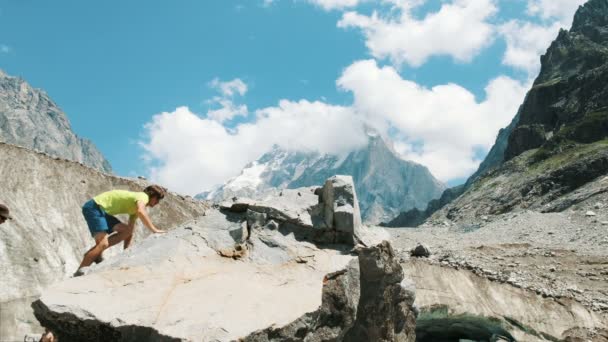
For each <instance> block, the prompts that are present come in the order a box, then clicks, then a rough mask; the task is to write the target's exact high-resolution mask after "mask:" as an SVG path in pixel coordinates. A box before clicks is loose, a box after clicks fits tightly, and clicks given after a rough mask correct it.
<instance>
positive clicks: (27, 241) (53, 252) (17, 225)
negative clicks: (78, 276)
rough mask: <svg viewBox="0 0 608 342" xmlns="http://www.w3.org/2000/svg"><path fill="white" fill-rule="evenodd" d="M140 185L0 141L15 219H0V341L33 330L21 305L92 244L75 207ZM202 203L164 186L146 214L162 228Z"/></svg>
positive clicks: (1, 180) (2, 181) (0, 178)
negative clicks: (164, 191)
mask: <svg viewBox="0 0 608 342" xmlns="http://www.w3.org/2000/svg"><path fill="white" fill-rule="evenodd" d="M146 185H147V184H146V183H145V182H142V181H139V180H132V179H126V178H119V177H113V176H109V175H107V174H103V173H101V172H99V171H96V170H94V169H91V168H89V167H86V166H83V165H80V164H78V163H75V162H71V161H67V160H61V159H57V158H54V157H50V156H48V155H45V154H42V153H37V152H33V151H31V150H28V149H25V148H21V147H17V146H14V145H8V144H4V143H0V187H1V188H2V191H1V192H0V203H3V204H6V205H7V206H8V207H9V208H10V210H11V215H12V216H13V218H14V219H13V220H11V221H7V222H6V223H4V224H2V225H1V226H0V251H2V252H0V269H1V270H2V279H3V282H2V286H0V306H2V308H3V310H2V317H1V318H0V319H1V321H0V340H22V339H23V336H24V334H25V333H29V332H32V331H35V328H34V327H33V326H35V325H36V322H35V321H33V322H32V321H31V319H32V318H33V316H32V313H31V309H30V310H26V309H24V308H29V302H31V301H32V300H33V299H35V298H36V297H37V296H39V295H40V292H41V291H42V289H43V288H44V287H46V286H48V285H50V284H52V283H54V282H57V281H59V280H62V279H65V278H67V276H68V275H71V274H72V273H74V271H75V270H76V269H77V268H78V265H79V264H80V261H81V260H82V256H83V254H84V252H85V251H86V250H87V249H88V248H90V247H91V246H92V243H93V242H94V241H93V239H92V238H91V236H90V233H89V230H88V229H87V225H86V223H85V221H84V218H83V217H82V213H81V207H82V205H83V204H84V202H85V201H87V200H88V199H90V198H91V197H92V196H94V195H97V194H99V193H101V192H103V191H108V190H111V189H116V188H118V189H129V190H138V191H140V190H142V189H143V188H144V187H145V186H146ZM208 207H209V206H208V205H207V204H206V203H204V202H202V201H196V200H192V199H186V198H183V197H181V196H179V195H176V194H173V193H169V194H168V195H167V197H166V198H165V199H164V200H163V201H162V202H161V204H159V205H158V206H157V207H156V208H154V209H151V210H150V213H151V215H152V219H153V221H154V222H155V224H157V225H158V226H159V227H160V228H161V229H167V228H171V227H174V226H176V225H179V224H181V223H183V222H185V221H186V220H189V219H191V218H192V217H195V216H198V215H200V214H202V213H203V212H204V211H205V209H206V208H208ZM122 219H123V220H124V219H125V218H124V217H122ZM138 226H139V227H137V228H136V234H137V235H136V237H135V239H136V240H141V238H142V237H143V236H145V235H147V230H146V229H145V228H144V227H143V226H141V225H140V224H138ZM119 249H122V247H121V246H117V247H113V248H111V249H110V250H108V251H107V252H106V253H105V254H106V255H107V256H108V257H109V256H110V255H112V254H116V253H117V252H119ZM4 308H7V310H4ZM8 308H10V312H9V309H8Z"/></svg>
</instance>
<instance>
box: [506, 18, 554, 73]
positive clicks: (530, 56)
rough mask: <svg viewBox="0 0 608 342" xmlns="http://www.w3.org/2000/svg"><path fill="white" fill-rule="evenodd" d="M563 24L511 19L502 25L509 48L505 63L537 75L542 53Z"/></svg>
mask: <svg viewBox="0 0 608 342" xmlns="http://www.w3.org/2000/svg"><path fill="white" fill-rule="evenodd" d="M560 27H562V24H561V23H559V22H554V23H553V24H550V25H548V26H546V25H538V24H534V23H530V22H523V21H519V20H511V21H509V22H507V23H505V24H503V25H501V27H500V33H501V35H502V36H503V37H504V39H505V41H506V44H507V48H506V50H505V54H504V56H503V63H504V64H505V65H509V66H512V67H514V68H517V69H521V70H525V71H526V72H527V73H528V74H529V75H536V74H537V73H538V71H539V70H540V55H542V54H543V53H544V52H545V51H546V50H547V48H548V47H549V45H550V44H551V42H552V41H553V40H554V39H555V37H557V34H558V32H559V29H560Z"/></svg>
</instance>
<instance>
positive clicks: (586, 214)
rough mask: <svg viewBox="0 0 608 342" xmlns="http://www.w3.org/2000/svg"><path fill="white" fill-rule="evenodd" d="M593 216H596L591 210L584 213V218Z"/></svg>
mask: <svg viewBox="0 0 608 342" xmlns="http://www.w3.org/2000/svg"><path fill="white" fill-rule="evenodd" d="M595 215H596V214H595V213H594V212H593V211H591V210H589V211H587V212H586V213H585V216H595Z"/></svg>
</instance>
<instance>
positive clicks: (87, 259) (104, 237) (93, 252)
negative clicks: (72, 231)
mask: <svg viewBox="0 0 608 342" xmlns="http://www.w3.org/2000/svg"><path fill="white" fill-rule="evenodd" d="M108 247H110V243H109V242H108V233H106V232H99V233H97V234H95V246H94V247H93V248H91V249H89V250H88V251H87V252H86V253H85V254H84V258H83V259H82V262H81V263H80V266H79V267H78V269H79V270H80V269H81V268H83V267H87V266H91V264H92V263H93V261H94V260H95V259H97V258H98V257H99V256H100V255H101V253H103V251H104V250H106V249H107V248H108Z"/></svg>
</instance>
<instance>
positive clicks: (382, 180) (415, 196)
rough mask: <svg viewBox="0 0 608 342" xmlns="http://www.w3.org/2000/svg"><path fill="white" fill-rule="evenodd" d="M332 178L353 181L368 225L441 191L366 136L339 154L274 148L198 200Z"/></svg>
mask: <svg viewBox="0 0 608 342" xmlns="http://www.w3.org/2000/svg"><path fill="white" fill-rule="evenodd" d="M334 174H343V175H351V176H352V177H353V179H354V181H355V187H356V189H357V193H358V194H359V205H360V206H361V213H362V217H363V220H364V221H365V222H368V223H379V222H381V221H383V220H386V219H388V218H390V217H394V216H395V215H396V214H397V213H398V212H400V211H403V210H407V209H410V208H423V207H424V206H425V205H426V203H428V202H429V201H430V200H433V199H436V198H438V197H439V196H440V195H441V193H442V191H443V190H444V189H445V185H443V184H442V183H441V182H439V181H438V180H436V179H435V178H434V177H433V176H432V175H431V173H430V172H429V171H428V169H427V168H426V167H424V166H422V165H419V164H416V163H413V162H409V161H405V160H403V159H401V158H400V157H399V156H398V155H397V153H396V152H395V151H394V150H392V149H391V147H390V144H387V142H386V141H385V138H383V137H381V136H380V135H378V134H375V133H373V132H370V133H369V135H368V144H367V145H366V146H365V147H363V148H361V149H359V150H357V151H353V152H351V153H349V154H347V155H343V156H336V155H323V154H319V153H303V152H290V151H286V150H284V149H281V148H279V147H278V146H275V147H274V148H273V149H272V151H270V152H268V153H265V154H264V155H263V156H262V157H260V158H259V159H258V160H256V161H254V162H253V163H251V164H249V165H247V166H246V167H245V169H244V170H243V171H242V172H241V174H240V175H239V176H237V177H235V178H233V179H231V180H229V181H228V182H226V183H225V184H224V185H222V186H221V187H219V188H218V189H215V190H213V191H211V192H207V193H204V194H202V195H200V196H198V197H199V198H205V199H209V200H216V201H221V200H223V199H230V198H232V197H235V196H236V197H249V198H263V197H264V196H267V195H269V194H276V193H279V192H280V191H281V190H282V189H292V188H298V187H303V186H313V185H315V184H320V183H322V182H324V180H325V179H327V178H328V177H330V176H331V175H334Z"/></svg>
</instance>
